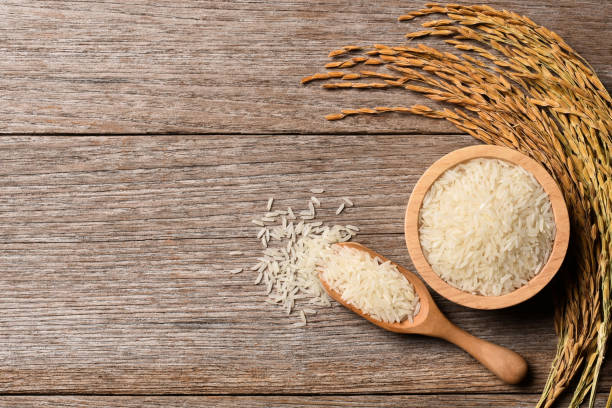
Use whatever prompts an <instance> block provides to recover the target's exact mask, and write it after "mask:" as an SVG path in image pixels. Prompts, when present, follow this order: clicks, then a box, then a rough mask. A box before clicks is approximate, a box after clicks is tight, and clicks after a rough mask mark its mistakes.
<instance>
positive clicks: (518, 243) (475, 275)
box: [419, 158, 555, 296]
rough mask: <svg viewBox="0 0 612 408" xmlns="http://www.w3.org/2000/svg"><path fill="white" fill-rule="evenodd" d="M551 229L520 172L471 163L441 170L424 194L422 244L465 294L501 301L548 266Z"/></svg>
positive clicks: (538, 189) (533, 184) (547, 212)
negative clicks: (500, 298)
mask: <svg viewBox="0 0 612 408" xmlns="http://www.w3.org/2000/svg"><path fill="white" fill-rule="evenodd" d="M554 236H555V223H554V218H553V213H552V208H551V203H550V200H549V198H548V195H547V194H546V192H545V191H544V189H543V188H542V186H541V185H540V184H539V183H538V182H537V181H536V179H535V178H534V177H533V175H531V174H530V173H528V172H527V171H526V170H525V169H523V168H522V167H520V166H516V165H514V164H511V163H508V162H505V161H502V160H498V159H484V158H479V159H472V160H469V161H467V162H464V163H461V164H459V165H457V166H455V167H453V168H451V169H449V170H447V171H445V172H444V173H443V174H442V175H441V176H440V178H438V180H436V181H435V182H434V183H433V185H432V186H431V188H430V190H429V191H428V192H427V194H426V195H425V198H424V200H423V205H422V207H421V210H420V214H419V239H420V242H421V247H422V249H423V252H424V254H425V257H426V258H427V261H428V262H429V264H430V265H431V267H432V269H433V270H434V272H436V273H437V274H438V275H439V276H440V277H441V278H442V279H444V280H445V281H446V282H448V283H449V284H450V285H452V286H454V287H456V288H458V289H461V290H463V291H466V292H470V293H474V294H479V295H484V296H498V295H503V294H506V293H509V292H512V291H513V290H515V289H517V288H519V287H521V286H523V285H524V284H526V283H527V281H529V280H530V279H531V278H533V277H534V276H535V275H536V274H537V273H538V272H539V271H540V270H541V269H542V266H543V265H544V264H545V263H546V261H547V260H548V257H549V255H550V252H551V250H552V244H553V239H554Z"/></svg>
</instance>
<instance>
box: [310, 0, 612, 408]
mask: <svg viewBox="0 0 612 408" xmlns="http://www.w3.org/2000/svg"><path fill="white" fill-rule="evenodd" d="M432 14H443V15H444V18H443V19H438V20H434V21H428V22H426V23H424V24H423V27H424V30H421V31H417V32H413V33H408V34H407V35H406V37H407V38H408V39H409V40H410V42H409V43H408V44H403V45H395V46H386V45H382V44H376V45H375V46H373V47H371V48H362V49H357V48H354V49H350V50H347V49H346V48H343V49H342V50H343V51H342V52H339V51H338V52H337V55H344V54H347V53H349V52H353V51H360V52H361V53H362V54H363V56H362V57H361V58H359V57H353V58H352V59H351V60H348V61H350V62H351V64H352V65H351V64H348V65H344V64H345V63H341V64H337V65H336V64H333V63H332V64H331V65H330V67H342V68H347V67H348V68H350V67H356V66H358V65H359V64H361V63H364V64H367V63H368V61H375V62H374V64H377V65H381V68H383V69H386V70H387V71H388V73H385V72H382V71H378V72H376V73H372V72H369V71H361V72H359V73H350V72H343V73H342V74H343V75H342V76H340V74H339V73H338V74H336V73H333V74H332V75H329V74H327V76H325V74H315V76H311V77H307V79H309V80H314V79H321V80H327V79H331V78H334V77H335V78H339V79H340V82H332V83H326V84H324V85H323V86H324V88H325V89H329V90H337V89H348V88H364V89H372V88H373V89H380V90H384V89H387V88H394V87H395V88H397V87H399V88H403V89H405V90H407V91H410V92H416V93H420V94H422V95H423V96H424V97H426V98H428V99H431V100H433V101H436V102H442V103H444V104H447V105H449V107H448V108H444V109H438V110H436V109H432V108H430V107H427V106H424V105H414V106H410V107H405V106H396V107H385V106H378V107H373V108H368V107H360V108H352V109H343V110H342V111H340V112H339V113H335V114H331V115H328V116H326V118H327V119H328V120H339V119H343V118H346V117H348V116H354V115H382V114H386V113H388V112H399V113H410V114H416V115H421V116H426V117H430V118H437V119H446V120H448V121H450V122H451V123H453V124H455V126H456V127H457V128H459V129H461V130H463V131H465V132H467V133H469V134H470V135H472V136H474V137H475V138H477V139H479V140H481V141H483V142H485V143H489V144H496V145H503V146H508V147H511V148H514V149H516V150H519V151H521V152H523V153H525V154H528V155H529V156H531V157H533V158H534V159H536V160H538V161H539V162H540V163H542V164H543V165H544V166H545V167H546V168H547V169H548V170H549V172H550V173H551V174H552V175H553V177H554V178H555V179H556V181H557V182H558V184H559V186H560V187H561V189H562V191H563V193H564V197H565V200H566V203H567V205H568V210H569V212H570V218H571V228H572V231H573V234H572V240H571V242H570V249H569V256H568V258H567V260H566V263H565V265H564V268H563V270H562V273H561V275H562V280H563V285H562V286H560V288H561V289H560V292H561V293H559V296H558V297H559V298H560V299H561V300H560V301H559V302H558V303H557V304H556V307H555V327H556V331H557V335H558V344H557V351H556V355H555V358H554V360H553V362H552V365H551V369H550V372H549V376H548V379H547V381H546V384H545V386H544V389H543V391H542V395H541V398H540V400H539V402H538V404H537V406H538V407H550V406H551V405H552V403H553V402H554V401H555V399H556V398H557V397H558V396H559V395H560V394H561V393H562V392H563V391H564V390H565V389H566V388H567V387H568V385H569V383H570V380H572V378H574V377H575V376H576V375H579V379H578V382H577V385H576V387H575V389H574V392H573V396H572V399H571V402H570V405H569V406H570V407H577V406H579V404H580V403H581V402H582V401H583V400H584V399H585V398H587V396H588V398H589V406H590V407H592V406H593V404H594V397H595V393H596V385H597V380H598V376H599V372H600V369H601V366H602V362H603V360H604V354H605V351H606V343H607V340H608V337H609V334H610V329H611V316H610V312H611V308H612V298H611V296H610V285H611V280H612V257H611V254H612V136H611V135H612V99H611V98H610V95H609V93H608V91H607V90H606V89H605V87H604V86H603V84H602V83H601V81H600V80H599V78H598V77H597V75H596V74H595V72H594V71H593V69H592V68H591V67H590V66H589V64H588V63H587V62H586V61H585V60H584V59H583V58H582V57H581V56H580V55H578V54H577V53H576V52H575V51H574V50H573V49H572V48H571V47H570V46H569V45H568V44H567V43H565V41H564V40H563V39H562V38H561V37H559V36H558V35H557V34H556V33H554V32H552V31H550V30H548V29H547V28H545V27H542V26H539V25H537V24H536V23H534V22H533V21H531V20H530V19H529V18H527V17H524V16H520V15H518V14H516V13H512V12H508V11H505V10H503V11H500V10H496V9H494V8H492V7H489V6H462V5H457V4H448V5H445V6H442V5H438V4H433V3H432V4H427V5H426V6H425V8H423V9H421V10H417V11H413V12H410V13H407V14H405V15H403V16H400V18H399V20H400V21H406V20H412V19H415V18H420V17H422V16H427V15H432ZM423 37H435V38H440V39H443V40H444V41H445V42H446V43H447V44H450V45H451V46H453V47H454V48H455V49H456V50H457V51H458V54H453V53H448V52H443V51H440V50H437V49H435V48H432V47H428V46H425V45H423V44H418V45H414V39H417V38H423ZM334 55H336V54H334V52H332V57H333V56H334ZM349 65H350V66H349ZM362 78H367V79H368V81H371V80H372V79H375V80H378V81H375V82H367V83H360V82H343V81H347V80H350V81H355V80H357V81H359V80H360V79H362ZM306 82H308V81H306ZM377 84H378V85H377ZM607 406H612V393H611V394H610V398H609V399H608V404H607Z"/></svg>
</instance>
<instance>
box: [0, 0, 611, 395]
mask: <svg viewBox="0 0 612 408" xmlns="http://www.w3.org/2000/svg"><path fill="white" fill-rule="evenodd" d="M462 2H464V3H467V2H465V1H462ZM488 4H491V5H493V6H495V7H499V8H507V9H511V10H514V11H517V12H519V13H521V14H526V15H528V16H529V17H531V18H532V19H533V20H535V21H536V22H538V23H541V24H543V25H545V26H547V27H549V28H551V29H553V30H555V31H557V32H558V33H559V34H560V35H562V36H563V37H564V38H565V39H566V40H567V41H568V43H569V44H571V45H572V46H573V47H574V48H575V49H576V50H577V51H578V52H580V53H581V54H582V55H583V56H584V57H585V58H586V59H587V60H588V61H589V62H590V63H591V64H592V65H593V66H594V68H595V70H596V71H597V73H598V74H599V76H600V77H601V78H602V80H603V82H604V83H605V84H606V86H607V87H608V88H610V87H611V86H612V68H611V67H612V52H611V51H612V49H611V48H610V47H611V45H610V42H609V41H607V39H608V38H610V37H612V23H611V22H610V19H609V17H608V16H609V15H610V11H611V10H612V3H610V2H608V1H597V0H580V1H569V0H566V1H561V2H558V1H553V0H545V1H540V2H532V1H527V0H495V1H491V2H488ZM421 5H422V2H412V1H411V2H405V1H403V2H401V1H392V2H357V3H356V2H348V1H326V2H310V1H281V2H269V3H266V2H233V1H231V2H218V1H192V0H186V1H182V2H176V1H164V2H159V1H157V2H153V1H147V0H139V1H136V2H111V1H91V2H90V1H40V2H36V3H24V2H19V1H3V2H0V123H2V129H0V133H1V134H4V135H3V136H0V271H1V274H0V293H1V295H0V311H1V313H0V405H2V406H25V407H27V406H50V407H71V406H151V407H154V406H169V407H173V406H185V405H187V406H228V407H229V406H237V405H242V406H246V405H252V406H270V405H274V406H287V407H291V406H316V405H325V406H368V407H369V406H401V405H409V406H428V407H438V406H440V407H442V406H444V407H446V406H457V407H463V406H465V407H493V406H495V407H515V406H520V407H527V406H532V405H533V403H534V402H535V401H536V400H537V398H538V395H537V394H538V393H539V392H540V390H541V388H542V386H543V382H544V380H545V378H546V374H547V371H548V367H549V364H550V362H551V359H552V356H553V355H554V350H555V342H556V339H555V335H554V330H553V324H552V315H553V308H552V303H553V301H554V299H553V297H554V295H553V293H554V292H553V291H552V289H551V288H548V289H546V290H545V291H544V292H543V293H542V294H540V295H538V296H537V297H536V298H535V299H533V300H531V301H529V302H527V303H526V304H523V305H520V306H518V307H514V308H511V309H508V310H502V311H493V312H486V311H475V310H470V309H466V308H463V307H459V306H456V305H454V304H451V303H449V302H447V301H445V300H443V299H440V298H439V297H436V299H437V300H438V301H439V304H440V306H441V308H442V310H443V311H444V312H446V313H447V314H448V315H449V317H450V318H451V319H452V320H453V321H455V322H456V323H457V324H458V325H460V326H462V327H464V328H466V329H468V330H470V331H471V332H472V333H474V334H476V335H479V336H482V337H483V338H486V339H488V340H491V341H494V342H497V343H500V344H503V345H505V346H508V347H511V348H513V349H514V350H516V351H518V352H519V353H521V354H522V355H524V356H525V358H526V359H527V361H528V362H529V364H530V368H531V371H530V375H529V378H528V379H527V381H526V382H525V383H524V384H522V385H521V386H518V387H511V386H507V385H504V384H502V383H500V382H499V381H498V380H497V379H496V378H494V377H493V376H492V375H491V374H489V373H488V372H487V371H486V370H485V369H484V368H482V367H481V366H480V365H478V364H477V363H476V362H474V361H473V360H472V359H471V358H470V357H469V356H467V355H466V354H465V353H463V352H462V351H460V350H458V349H456V348H455V347H454V346H451V345H449V344H446V343H443V342H441V341H439V340H434V339H428V338H424V337H418V336H400V335H396V334H392V333H386V332H383V331H381V330H379V329H378V328H376V327H374V326H372V325H370V324H368V323H367V322H365V321H361V320H359V319H358V318H356V317H355V316H354V315H352V314H351V313H349V312H347V311H346V310H344V309H342V308H340V307H334V308H331V309H323V310H321V311H320V312H319V314H318V315H317V316H316V317H313V318H312V319H311V322H310V324H309V326H308V327H306V328H301V329H295V328H291V327H290V326H291V325H292V324H293V322H295V321H296V320H297V318H295V317H294V316H290V317H286V316H285V315H284V313H283V312H282V311H280V310H278V309H276V308H274V307H273V306H271V305H268V304H266V303H264V299H265V295H264V294H263V289H262V288H261V287H257V286H253V284H252V282H253V280H254V279H255V276H254V274H252V273H249V272H246V271H245V272H243V273H242V274H238V275H230V274H228V271H229V270H231V269H234V268H237V267H248V266H250V265H251V264H252V263H253V261H254V259H255V257H257V256H258V254H259V253H260V245H259V242H258V241H257V239H256V238H255V237H254V232H255V231H256V228H255V227H254V226H253V225H252V224H250V220H251V218H252V217H253V216H255V215H258V214H260V213H261V212H262V211H263V209H264V207H265V203H266V200H267V198H268V197H269V196H271V195H274V196H275V197H276V198H277V201H276V203H277V204H278V205H281V204H282V205H284V206H285V205H291V206H293V207H294V208H299V207H300V206H304V205H305V203H306V200H307V199H308V197H310V195H311V194H310V193H309V191H308V190H309V189H310V188H313V187H314V188H316V187H323V188H326V193H325V194H323V195H322V201H323V206H324V207H325V208H326V210H325V211H322V214H323V217H322V220H324V221H327V222H342V223H350V224H355V225H358V226H360V227H361V228H362V232H361V234H360V235H359V236H358V238H357V240H358V241H360V242H362V243H363V244H365V245H368V246H371V247H372V248H374V249H376V250H378V251H380V252H382V253H384V254H386V255H387V256H389V257H390V258H392V259H394V260H395V261H397V262H399V263H402V264H404V265H406V266H408V267H410V266H411V265H410V260H409V257H408V255H407V251H406V250H405V246H404V240H403V229H402V223H403V211H404V206H405V204H406V201H407V199H408V197H409V194H410V191H411V189H412V186H413V185H414V183H415V182H416V180H417V179H418V177H419V176H420V174H421V173H422V172H423V171H424V170H425V168H427V166H428V165H429V164H431V163H432V162H433V161H434V160H435V159H436V158H438V157H440V156H441V155H443V154H444V153H446V152H449V151H451V150H454V149H456V148H459V147H462V146H467V145H470V144H473V143H475V141H474V140H473V139H471V138H470V137H468V136H465V135H455V134H454V133H455V132H456V131H455V130H454V128H453V127H452V126H450V125H448V124H446V123H444V122H440V121H432V120H427V119H424V118H417V117H411V116H400V115H389V116H386V117H385V118H384V119H381V118H366V117H362V118H353V119H351V120H346V121H341V122H335V123H329V122H326V121H325V120H323V115H325V114H327V113H331V112H335V111H337V110H338V109H339V108H341V107H347V106H373V105H379V104H381V103H383V102H384V103H385V104H393V105H395V104H404V105H409V104H412V103H414V102H416V101H422V100H421V99H418V98H417V97H415V96H413V95H411V94H409V93H407V92H384V93H376V92H365V93H364V92H352V91H350V92H343V93H335V92H333V93H332V92H324V91H323V90H321V89H320V88H319V87H318V86H316V85H314V86H308V87H302V86H300V85H299V79H300V78H301V77H302V76H304V75H307V74H310V73H312V72H316V71H319V70H321V69H322V65H323V64H324V63H325V62H327V61H328V58H327V53H328V51H329V50H330V49H333V48H336V47H338V46H342V45H346V44H363V45H367V44H372V43H378V42H381V43H394V42H397V43H399V42H402V41H403V33H405V32H407V31H409V30H414V29H417V27H418V25H417V24H418V23H412V24H399V23H397V22H396V17H397V16H398V15H400V14H402V13H404V12H406V11H408V10H412V9H415V8H419V7H420V6H421ZM55 133H65V134H69V135H67V136H63V137H51V136H36V134H55ZM128 133H129V134H133V135H129V136H123V135H125V134H128ZM150 133H155V134H156V135H151V134H150ZM161 133H172V134H173V135H165V136H164V135H159V134H161ZM185 133H192V134H193V135H184V134H185ZM355 133H361V134H363V133H370V134H371V135H356V134H355ZM381 133H386V135H385V134H381ZM84 134H93V135H92V136H83V135H84ZM109 134H118V136H112V137H110V136H108V135H109ZM174 134H176V135H174ZM342 196H348V197H351V198H353V200H354V201H355V204H356V206H355V208H351V209H349V210H347V211H346V212H345V213H344V214H342V215H341V216H338V217H336V216H335V215H333V212H334V210H335V208H336V207H337V205H338V204H339V200H340V199H341V197H342ZM234 251H240V254H238V255H234V254H233V255H230V253H233V252H234ZM611 385H612V369H611V367H610V364H606V366H605V367H604V370H603V373H602V380H601V384H600V390H601V391H602V392H607V391H608V390H609V388H610V386H611ZM7 394H20V395H7ZM32 394H36V395H32ZM51 394H62V395H55V396H51ZM114 394H121V395H117V396H114V397H113V396H111V395H114ZM169 394H177V396H163V395H169ZM211 394H214V395H211ZM253 394H260V395H253ZM261 394H266V395H261ZM286 394H293V395H286ZM345 394H363V395H345ZM375 394H376V395H375ZM381 394H384V395H381ZM186 395H190V396H186ZM599 397H600V398H599V399H598V406H603V405H604V401H605V399H606V395H604V394H601V395H599ZM565 402H567V397H566V399H565ZM561 405H562V406H563V405H566V404H561Z"/></svg>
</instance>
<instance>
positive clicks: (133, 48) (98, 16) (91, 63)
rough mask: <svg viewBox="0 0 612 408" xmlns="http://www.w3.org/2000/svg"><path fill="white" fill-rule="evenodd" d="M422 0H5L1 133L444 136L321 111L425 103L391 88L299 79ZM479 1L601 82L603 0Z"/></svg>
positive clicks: (398, 39)
mask: <svg viewBox="0 0 612 408" xmlns="http://www.w3.org/2000/svg"><path fill="white" fill-rule="evenodd" d="M460 2H461V3H466V4H469V3H473V1H471V0H463V1H460ZM423 3H424V2H410V4H408V3H407V2H401V1H390V2H364V3H359V2H354V1H348V0H334V1H298V0H285V1H276V2H234V1H223V2H221V1H204V2H200V1H195V0H185V1H182V2H180V3H177V2H175V1H162V2H136V3H135V2H116V1H110V0H105V1H59V2H57V1H41V2H36V4H27V3H24V2H22V1H17V0H9V1H3V2H2V3H1V4H0V15H2V19H0V89H2V99H1V100H2V103H1V104H0V122H1V123H2V124H3V127H2V130H1V131H2V132H5V133H15V132H18V133H19V132H22V133H31V132H37V133H50V132H51V133H53V132H67V133H83V132H89V133H144V132H176V133H180V132H194V133H198V132H205V133H215V132H237V133H270V132H275V133H278V132H281V133H282V132H288V133H292V132H298V133H317V132H334V133H335V132H356V131H357V132H377V131H378V132H381V131H384V132H403V133H410V132H416V133H419V132H420V133H432V132H433V133H435V132H453V131H454V127H453V126H452V125H450V124H447V123H446V122H443V121H435V120H428V119H423V118H416V117H411V116H401V115H396V114H393V115H388V116H387V117H386V118H385V119H384V120H383V119H380V118H365V117H364V118H357V119H351V120H346V121H341V122H334V123H329V122H326V121H325V120H323V116H324V115H325V114H328V113H332V112H337V111H338V110H339V109H340V108H346V107H361V106H379V105H381V104H385V105H392V106H395V105H411V104H413V103H415V102H423V99H421V98H418V97H416V96H415V95H412V94H410V93H408V92H405V91H400V90H394V91H389V92H387V91H385V92H359V91H355V90H353V91H347V92H324V91H323V90H321V89H320V88H319V87H318V86H308V87H303V86H300V85H299V80H300V79H301V78H302V77H303V76H306V75H309V74H311V73H313V72H316V71H318V70H320V69H321V67H322V66H323V65H324V63H326V62H327V61H328V58H327V53H328V52H329V51H330V50H331V49H334V48H336V47H339V46H343V45H346V44H361V45H370V44H373V43H388V44H393V43H402V42H403V41H404V37H403V34H404V33H406V32H407V31H413V30H416V29H418V23H416V22H410V23H403V24H399V23H397V21H396V19H397V17H398V16H399V15H401V14H403V13H405V12H406V11H409V10H412V9H416V8H419V7H420V6H421V5H422V4H423ZM488 4H490V5H492V6H494V7H498V8H506V9H509V10H513V11H516V12H519V13H521V14H525V15H528V16H529V17H530V18H532V19H533V20H534V21H536V22H538V23H540V24H543V25H545V26H547V27H548V28H550V29H552V30H555V31H557V32H558V33H559V34H560V35H561V36H562V37H564V38H565V39H566V41H567V42H568V43H569V44H571V45H572V46H573V47H575V49H576V50H577V51H578V52H580V53H581V54H582V55H583V56H584V57H585V58H586V59H587V60H588V61H589V62H590V63H591V64H592V65H593V67H594V68H595V70H596V72H597V73H598V74H599V75H600V77H601V78H602V80H603V82H604V83H605V84H606V86H608V88H610V86H611V85H612V52H611V51H612V50H611V48H610V42H609V41H608V39H609V38H611V37H612V23H611V20H610V18H609V16H610V14H611V12H612V3H610V2H602V1H601V0H579V1H557V0H545V1H539V2H532V1H528V0H494V1H489V2H488ZM436 43H437V44H439V43H441V41H436Z"/></svg>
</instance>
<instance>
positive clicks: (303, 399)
mask: <svg viewBox="0 0 612 408" xmlns="http://www.w3.org/2000/svg"><path fill="white" fill-rule="evenodd" d="M538 397H539V395H536V394H522V395H521V394H518V395H517V394H484V395H483V394H480V395H355V396H353V395H341V396H315V397H310V396H261V395H255V396H193V397H191V396H189V397H89V396H15V397H11V396H8V397H0V404H3V405H6V406H19V407H22V408H30V407H33V408H34V407H35V408H38V407H41V406H44V407H49V408H70V407H105V408H112V407H122V408H124V407H125V408H130V407H142V408H154V407H164V408H175V407H176V408H179V407H180V408H182V407H185V406H188V407H218V408H225V407H228V408H234V407H246V406H248V407H253V408H257V407H265V408H267V407H270V406H274V407H278V408H292V407H328V408H342V407H364V408H374V407H377V408H378V407H381V408H382V407H393V408H395V407H398V406H410V407H428V408H448V407H455V408H479V407H482V408H486V407H497V408H531V407H533V406H534V405H535V403H536V402H537V400H538ZM607 398H608V395H607V394H605V393H600V394H597V399H596V400H595V401H596V402H595V407H596V408H603V407H604V406H605V403H606V399H607ZM568 403H569V398H568V396H565V397H562V398H561V399H560V401H559V403H558V404H557V406H559V407H562V406H567V405H568Z"/></svg>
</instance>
